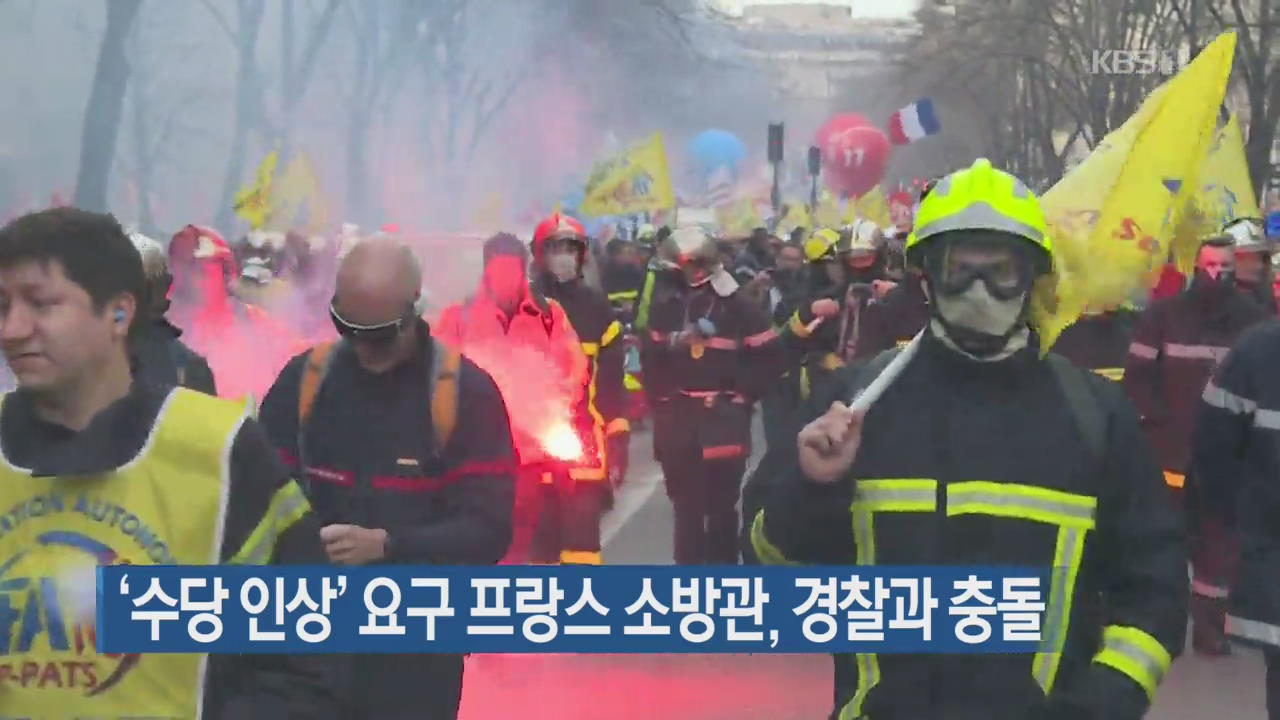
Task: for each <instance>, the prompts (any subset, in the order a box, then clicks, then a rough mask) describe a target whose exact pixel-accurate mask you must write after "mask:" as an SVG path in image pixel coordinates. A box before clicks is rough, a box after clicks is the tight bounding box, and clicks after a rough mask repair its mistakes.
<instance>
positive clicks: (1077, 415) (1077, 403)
mask: <svg viewBox="0 0 1280 720" xmlns="http://www.w3.org/2000/svg"><path fill="white" fill-rule="evenodd" d="M1045 359H1046V360H1047V361H1048V363H1049V370H1050V371H1052V372H1053V376H1054V379H1056V380H1057V381H1058V387H1060V388H1061V389H1062V394H1063V395H1065V396H1066V400H1067V408H1068V409H1069V410H1070V411H1071V416H1072V419H1073V420H1074V421H1075V423H1076V428H1077V429H1079V431H1080V435H1081V437H1082V438H1083V439H1084V443H1085V447H1086V448H1087V449H1088V451H1089V455H1090V456H1091V457H1092V459H1093V461H1094V462H1098V461H1100V460H1101V459H1102V457H1103V454H1104V453H1105V452H1106V444H1107V437H1106V434H1107V428H1106V415H1105V411H1104V410H1103V408H1102V403H1101V402H1100V401H1099V400H1098V396H1097V395H1095V394H1094V390H1093V388H1091V387H1089V378H1088V376H1086V375H1085V372H1084V371H1083V370H1080V369H1079V368H1077V367H1076V366H1075V365H1072V364H1071V361H1070V360H1067V359H1066V358H1064V357H1062V356H1061V355H1056V354H1054V353H1050V354H1049V355H1048V356H1047V357H1046V358H1045Z"/></svg>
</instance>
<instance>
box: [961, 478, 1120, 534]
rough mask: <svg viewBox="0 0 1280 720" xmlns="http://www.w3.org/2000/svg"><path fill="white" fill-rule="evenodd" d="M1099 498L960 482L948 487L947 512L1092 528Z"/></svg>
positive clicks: (1031, 487)
mask: <svg viewBox="0 0 1280 720" xmlns="http://www.w3.org/2000/svg"><path fill="white" fill-rule="evenodd" d="M1097 509H1098V499H1097V498H1094V497H1089V496H1086V495H1076V494H1074V493H1068V492H1062V491H1060V490H1050V489H1048V488H1042V487H1036V486H1034V485H1020V484H1017V483H995V482H984V481H975V482H962V483H955V484H953V485H949V486H948V487H947V515H948V516H953V515H997V516H1000V517H1011V518H1021V519H1024V520H1036V521H1039V522H1043V523H1049V524H1050V525H1065V526H1070V527H1075V528H1080V529H1084V530H1092V529H1093V527H1094V515H1095V514H1096V513H1097Z"/></svg>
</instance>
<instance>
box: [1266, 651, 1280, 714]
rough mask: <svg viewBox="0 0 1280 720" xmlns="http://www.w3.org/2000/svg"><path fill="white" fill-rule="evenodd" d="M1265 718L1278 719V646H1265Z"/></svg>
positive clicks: (1279, 694) (1279, 699) (1279, 687)
mask: <svg viewBox="0 0 1280 720" xmlns="http://www.w3.org/2000/svg"><path fill="white" fill-rule="evenodd" d="M1262 656H1263V658H1265V659H1266V661H1267V718H1268V720H1280V648H1267V650H1266V651H1265V652H1263V654H1262Z"/></svg>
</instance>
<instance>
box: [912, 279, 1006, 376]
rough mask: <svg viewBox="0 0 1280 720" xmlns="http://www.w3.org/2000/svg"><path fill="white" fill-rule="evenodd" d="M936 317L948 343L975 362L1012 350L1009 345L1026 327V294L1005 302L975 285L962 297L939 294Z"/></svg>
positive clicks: (984, 285) (980, 286)
mask: <svg viewBox="0 0 1280 720" xmlns="http://www.w3.org/2000/svg"><path fill="white" fill-rule="evenodd" d="M934 304H935V306H936V307H937V309H936V310H935V313H936V314H937V315H938V316H939V319H940V324H941V325H942V329H943V332H944V333H945V334H946V337H947V339H949V340H951V341H952V342H953V343H954V344H955V345H956V347H957V348H959V349H960V350H962V351H964V352H965V353H967V354H969V355H972V356H973V357H975V358H979V359H986V358H991V357H994V356H997V355H999V354H1000V353H1001V352H1002V351H1005V350H1008V349H1009V341H1010V340H1011V339H1012V338H1013V337H1014V336H1015V335H1017V333H1018V331H1019V330H1020V329H1021V328H1022V327H1023V326H1024V319H1025V311H1026V308H1027V294H1026V293H1023V294H1022V295H1019V296H1016V297H1013V298H1010V299H1008V300H1002V299H1000V298H997V297H995V296H993V295H992V294H991V293H990V291H988V290H987V286H986V283H982V282H975V283H973V284H972V285H970V286H969V289H968V290H966V291H964V292H963V293H960V294H959V295H943V294H939V295H938V296H937V297H936V298H934Z"/></svg>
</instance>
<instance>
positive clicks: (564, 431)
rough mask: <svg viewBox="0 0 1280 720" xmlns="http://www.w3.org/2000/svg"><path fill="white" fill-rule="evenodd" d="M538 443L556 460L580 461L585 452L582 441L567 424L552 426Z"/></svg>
mask: <svg viewBox="0 0 1280 720" xmlns="http://www.w3.org/2000/svg"><path fill="white" fill-rule="evenodd" d="M538 441H539V442H540V443H541V444H542V449H543V450H545V451H546V452H547V454H548V455H550V456H551V457H553V458H555V459H556V460H564V461H566V462H569V461H573V460H580V459H582V455H583V453H584V452H585V448H584V447H583V446H582V439H581V438H579V437H578V433H576V432H574V431H573V428H572V427H570V426H569V425H567V424H563V425H560V424H557V425H552V426H551V427H550V428H548V429H547V431H546V432H545V433H543V434H542V436H541V437H540V438H538Z"/></svg>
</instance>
